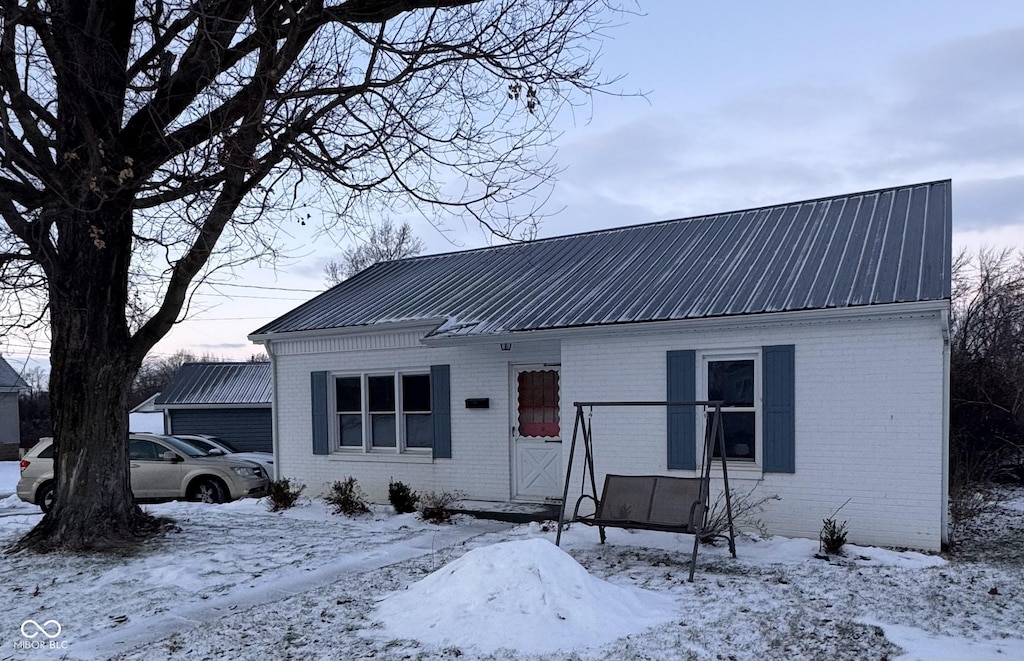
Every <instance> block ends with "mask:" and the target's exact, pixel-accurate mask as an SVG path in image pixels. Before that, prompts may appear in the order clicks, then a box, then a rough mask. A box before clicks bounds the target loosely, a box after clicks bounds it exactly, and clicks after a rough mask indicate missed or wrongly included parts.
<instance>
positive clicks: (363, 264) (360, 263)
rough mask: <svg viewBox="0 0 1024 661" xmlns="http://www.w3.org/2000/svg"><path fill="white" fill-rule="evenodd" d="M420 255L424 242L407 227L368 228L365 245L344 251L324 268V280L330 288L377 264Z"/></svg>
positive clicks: (376, 226)
mask: <svg viewBox="0 0 1024 661" xmlns="http://www.w3.org/2000/svg"><path fill="white" fill-rule="evenodd" d="M421 252H423V242H422V241H420V240H419V239H418V238H416V237H415V236H414V235H413V233H412V227H410V226H409V223H402V224H401V225H400V226H398V227H397V228H396V227H395V225H394V223H392V222H391V221H390V220H385V221H384V222H382V223H380V224H378V225H373V226H371V227H370V231H369V236H368V237H367V238H366V242H365V243H360V244H359V245H357V246H355V247H352V248H346V249H345V250H344V252H342V258H341V260H331V261H329V262H327V265H326V266H325V267H324V280H325V281H326V282H327V286H328V287H333V286H334V285H336V284H338V283H339V282H341V281H342V280H347V279H348V278H351V277H352V276H354V275H355V274H356V273H359V272H360V271H363V270H365V269H367V268H369V267H371V266H373V265H374V264H376V263H377V262H390V261H392V260H395V259H405V258H406V257H414V256H416V255H418V254H420V253H421Z"/></svg>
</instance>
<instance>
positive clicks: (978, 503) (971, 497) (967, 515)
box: [949, 451, 1005, 549]
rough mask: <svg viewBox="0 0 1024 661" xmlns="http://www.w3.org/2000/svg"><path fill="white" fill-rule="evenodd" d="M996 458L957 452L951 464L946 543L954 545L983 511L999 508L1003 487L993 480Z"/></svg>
mask: <svg viewBox="0 0 1024 661" xmlns="http://www.w3.org/2000/svg"><path fill="white" fill-rule="evenodd" d="M997 461H998V459H997V458H996V457H995V456H994V455H993V456H986V455H983V454H982V453H970V452H966V451H964V452H960V453H959V454H957V455H955V456H954V457H953V458H952V460H951V464H950V475H949V545H950V547H951V548H953V549H956V548H958V547H959V546H960V544H961V542H963V540H964V539H965V537H966V533H967V530H968V529H969V528H970V527H971V525H972V524H974V523H976V522H977V521H978V520H979V519H981V518H982V517H984V516H985V515H989V514H992V513H994V512H997V511H998V510H999V504H1000V502H1001V501H1002V500H1003V498H1004V495H1005V494H1004V491H1003V490H1002V489H1000V488H998V486H997V485H996V484H995V483H994V482H993V477H994V475H995V474H996V472H997Z"/></svg>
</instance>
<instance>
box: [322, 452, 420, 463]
mask: <svg viewBox="0 0 1024 661" xmlns="http://www.w3.org/2000/svg"><path fill="white" fill-rule="evenodd" d="M328 461H354V462H369V463H399V464H430V463H433V462H434V456H433V455H432V454H431V453H429V452H424V453H415V454H413V453H407V454H398V453H397V452H395V453H391V452H387V453H385V452H369V453H368V452H334V453H332V454H330V455H328Z"/></svg>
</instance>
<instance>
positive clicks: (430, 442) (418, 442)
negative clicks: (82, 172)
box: [405, 413, 434, 448]
mask: <svg viewBox="0 0 1024 661" xmlns="http://www.w3.org/2000/svg"><path fill="white" fill-rule="evenodd" d="M405 446H406V447H408V448H430V447H433V446H434V424H433V421H432V420H431V417H430V414H429V413H407V414H406V416H405Z"/></svg>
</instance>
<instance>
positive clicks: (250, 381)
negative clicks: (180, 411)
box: [154, 362, 271, 406]
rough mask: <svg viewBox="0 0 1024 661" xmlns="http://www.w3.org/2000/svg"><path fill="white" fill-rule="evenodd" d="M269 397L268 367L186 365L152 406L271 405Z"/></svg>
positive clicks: (225, 364) (253, 364)
mask: <svg viewBox="0 0 1024 661" xmlns="http://www.w3.org/2000/svg"><path fill="white" fill-rule="evenodd" d="M270 397H271V378H270V363H252V362H249V363H185V364H184V365H182V366H181V367H180V368H178V371H177V372H175V374H174V378H173V379H171V382H170V383H169V384H167V387H166V388H164V389H163V392H161V393H160V394H159V395H158V396H157V398H156V401H155V402H154V404H155V405H156V406H161V405H169V406H176V405H177V406H180V405H188V404H270Z"/></svg>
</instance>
